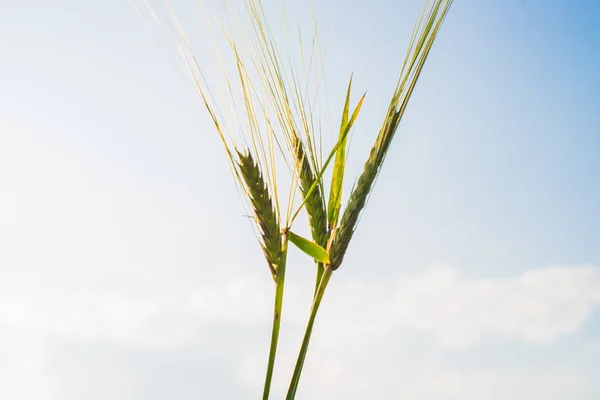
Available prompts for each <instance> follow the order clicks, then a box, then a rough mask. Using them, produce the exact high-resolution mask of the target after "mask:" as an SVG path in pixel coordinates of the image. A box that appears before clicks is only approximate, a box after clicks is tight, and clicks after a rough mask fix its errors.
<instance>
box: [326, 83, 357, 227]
mask: <svg viewBox="0 0 600 400" xmlns="http://www.w3.org/2000/svg"><path fill="white" fill-rule="evenodd" d="M351 90H352V77H350V83H348V92H347V93H346V103H345V104H344V111H343V113H342V123H341V125H340V139H342V140H341V145H340V148H339V150H338V152H337V154H336V155H335V162H334V164H333V174H332V177H331V190H330V192H329V205H328V207H327V210H328V215H327V220H328V221H329V226H333V227H334V226H336V224H337V220H338V216H339V213H340V207H341V203H342V184H343V183H344V169H345V167H346V146H347V139H346V137H345V136H344V132H346V126H347V125H348V109H349V108H350V93H351Z"/></svg>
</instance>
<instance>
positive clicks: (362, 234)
mask: <svg viewBox="0 0 600 400" xmlns="http://www.w3.org/2000/svg"><path fill="white" fill-rule="evenodd" d="M174 3H175V4H176V5H178V6H177V7H178V10H180V11H181V14H180V15H181V16H182V19H183V22H184V24H185V27H186V28H187V29H189V30H190V32H191V36H192V38H196V40H194V45H195V46H197V48H198V51H199V52H200V53H202V49H203V46H205V43H204V42H203V41H202V40H201V37H200V36H197V37H196V36H194V34H195V33H198V34H199V33H200V30H198V29H197V27H198V24H200V22H199V21H201V20H202V18H200V17H199V16H198V14H196V10H195V8H194V6H193V4H192V2H187V5H186V2H184V1H183V0H182V1H176V2H174ZM267 3H269V4H270V3H271V2H267ZM314 3H315V10H316V14H317V16H318V18H319V21H320V26H321V40H322V42H323V44H324V47H325V48H326V50H327V58H326V73H327V78H328V90H329V93H330V96H331V97H330V98H331V103H332V110H333V111H332V112H334V114H333V116H332V120H333V122H332V123H333V125H334V126H337V124H338V119H339V117H338V115H339V113H336V112H335V110H337V109H339V107H340V106H338V105H339V104H340V102H341V101H342V98H343V95H344V88H345V86H346V84H347V81H348V78H349V76H350V73H352V72H354V73H355V79H356V88H357V92H356V93H359V91H358V89H361V90H365V89H367V90H368V95H367V96H368V97H367V100H366V103H365V106H364V109H363V112H362V114H361V119H360V121H359V123H358V125H357V127H356V130H355V132H354V136H353V143H352V146H353V147H352V150H351V153H350V157H351V159H350V169H351V172H352V173H353V174H354V176H358V173H359V172H360V169H361V167H362V163H363V162H364V160H365V158H366V156H367V153H368V148H369V146H370V144H371V142H372V140H373V138H374V136H375V134H376V132H377V130H378V128H379V125H380V123H381V117H382V115H383V113H384V111H385V106H386V102H387V101H388V99H389V95H390V93H391V91H392V89H393V85H394V83H395V80H396V78H397V74H398V72H399V70H400V66H401V61H402V58H403V56H404V52H405V48H406V45H407V43H408V39H409V34H410V31H411V28H412V24H413V21H414V18H415V16H416V13H417V10H418V6H419V4H418V1H416V0H402V1H397V0H396V1H393V0H371V1H341V0H327V1H315V2H314ZM138 4H141V5H143V3H142V2H141V1H140V2H139V3H138ZM295 4H304V2H303V1H296V2H295ZM290 7H291V8H290V12H291V13H292V14H294V15H295V11H294V10H295V8H294V6H290ZM196 31H197V32H196ZM160 32H161V31H160V30H159V29H158V28H156V26H154V25H151V26H150V29H148V27H147V26H145V25H144V24H143V23H142V21H141V19H140V17H139V16H138V15H137V14H136V13H135V11H134V9H133V8H132V7H131V5H130V4H128V2H127V1H125V0H108V1H95V2H90V1H88V2H82V1H74V0H55V1H52V2H48V1H41V0H30V1H22V0H0V398H2V399H10V400H37V399H43V400H46V399H48V400H54V399H60V400H71V399H72V400H75V399H77V400H80V399H90V400H95V399H98V400H100V399H102V400H104V399H108V398H110V399H113V400H133V399H135V400H137V399H140V400H142V399H143V400H158V399H161V400H162V399H167V398H169V399H171V398H172V399H181V400H184V399H242V398H258V397H259V395H260V392H261V389H262V382H263V376H264V370H265V366H266V356H267V351H268V340H269V334H270V319H271V301H272V296H273V285H272V281H271V279H270V277H269V273H268V269H267V267H266V265H265V262H264V260H263V258H262V254H261V252H260V250H259V247H258V246H257V244H256V240H255V237H254V235H253V232H252V229H251V226H250V225H249V224H248V221H247V219H245V218H244V217H243V214H244V208H243V207H242V204H241V201H240V197H239V196H238V194H237V192H236V189H235V186H234V184H233V179H232V178H231V176H230V173H229V171H228V169H227V164H226V162H225V157H224V153H223V151H222V148H221V147H220V143H219V140H218V138H217V135H216V134H215V132H214V130H213V128H212V126H211V125H210V124H209V122H208V119H207V115H206V113H205V112H204V109H203V108H202V106H201V103H200V101H199V97H198V95H197V94H196V92H195V91H194V89H193V86H192V83H191V82H190V80H189V79H188V77H187V76H186V75H185V74H181V73H180V72H179V71H183V67H182V65H181V62H180V60H179V59H177V58H175V57H172V58H171V59H170V58H169V54H171V55H172V54H174V52H173V45H172V43H171V42H170V41H169V38H168V37H166V36H165V35H163V34H161V33H160ZM200 63H201V64H203V65H206V66H207V67H206V68H213V67H214V59H209V58H201V59H200ZM598 65H600V3H599V2H596V1H592V0H590V1H583V0H573V1H543V0H520V1H518V0H507V1H502V2H500V1H475V0H457V1H455V3H454V5H453V9H452V10H451V12H450V15H449V17H448V19H447V20H446V22H445V25H444V27H443V29H442V31H441V34H440V36H439V37H438V40H437V41H436V43H435V45H434V48H433V50H432V53H431V56H430V58H429V60H428V63H427V64H426V66H425V68H424V71H423V74H422V76H421V78H420V81H419V84H418V85H417V89H416V92H415V94H414V95H413V98H412V100H411V105H410V106H409V108H408V110H407V113H406V115H405V119H404V120H403V122H402V123H401V125H400V129H399V134H398V136H397V137H396V139H395V142H394V143H393V145H392V148H391V150H390V154H389V157H388V159H387V161H386V164H385V167H384V169H383V172H382V174H381V176H380V178H379V181H378V184H377V186H376V189H375V191H374V194H373V196H372V197H371V200H370V203H369V205H368V208H367V212H366V213H365V214H364V216H363V218H362V221H361V224H360V226H359V229H358V231H357V233H356V234H355V236H354V238H353V241H352V246H351V250H350V252H349V253H348V254H347V256H346V258H345V261H344V264H343V266H342V268H340V269H339V270H338V271H337V272H336V273H335V275H334V277H333V280H332V283H331V284H330V289H329V291H328V293H327V294H326V297H325V300H324V303H323V306H322V309H321V313H320V315H319V319H318V322H317V326H316V329H315V332H314V335H313V338H314V339H313V343H312V347H311V350H310V352H309V356H308V359H307V362H306V367H305V371H306V372H305V375H304V376H303V379H302V381H301V384H300V390H299V394H298V398H299V399H316V400H319V399H350V400H352V399H367V398H373V399H395V398H402V399H411V400H412V399H415V400H437V399H456V400H459V399H461V400H462V399H514V400H524V399H527V400H534V399H540V400H542V399H544V400H547V399H549V400H553V399H582V400H592V399H597V398H600V382H599V381H598V376H600V313H599V312H598V311H599V307H600V245H598V243H600V212H599V211H598V205H599V204H600V96H599V95H598V93H600V77H599V75H598V73H597V70H598ZM356 98H358V94H357V96H356ZM350 183H351V182H350ZM288 271H289V272H288V279H287V281H288V282H289V284H288V287H287V290H286V299H285V307H286V308H285V310H284V313H285V314H284V323H283V329H282V336H281V341H280V343H281V345H280V353H279V358H278V363H277V365H276V376H275V380H276V382H275V394H274V396H273V398H282V397H283V395H282V393H283V391H284V390H285V389H286V388H287V383H288V379H289V376H290V374H291V371H292V367H293V362H294V359H295V356H296V354H297V351H298V347H299V344H300V339H301V335H302V332H303V329H304V323H305V320H306V317H307V315H308V309H309V305H310V296H311V294H312V292H311V289H312V285H313V283H312V279H313V273H314V270H313V268H312V266H310V265H309V264H308V263H307V262H306V259H305V258H304V257H303V256H301V255H300V254H299V252H297V251H292V252H291V254H290V261H289V267H288Z"/></svg>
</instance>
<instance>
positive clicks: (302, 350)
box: [285, 265, 332, 400]
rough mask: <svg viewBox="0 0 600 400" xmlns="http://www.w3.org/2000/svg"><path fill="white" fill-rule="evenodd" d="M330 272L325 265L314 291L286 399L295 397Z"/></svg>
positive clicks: (292, 399) (291, 399) (289, 399)
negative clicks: (317, 286)
mask: <svg viewBox="0 0 600 400" xmlns="http://www.w3.org/2000/svg"><path fill="white" fill-rule="evenodd" d="M331 272H332V269H331V266H329V265H327V266H325V268H324V270H323V276H322V277H321V281H320V283H319V288H318V289H317V292H316V293H315V298H314V300H313V304H312V308H311V310H310V317H309V319H308V325H307V326H306V331H305V332H304V339H302V347H300V354H298V360H296V367H295V368H294V375H293V376H292V381H291V382H290V387H289V389H288V393H287V395H286V397H285V399H286V400H294V399H295V397H296V390H297V389H298V383H299V382H300V375H301V374H302V367H303V366H304V360H305V359H306V353H307V352H308V345H309V343H310V336H311V334H312V329H313V325H314V323H315V318H316V316H317V312H318V311H319V305H320V304H321V300H322V299H323V294H324V293H325V289H326V288H327V284H328V283H329V278H331Z"/></svg>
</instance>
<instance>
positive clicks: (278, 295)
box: [262, 234, 288, 400]
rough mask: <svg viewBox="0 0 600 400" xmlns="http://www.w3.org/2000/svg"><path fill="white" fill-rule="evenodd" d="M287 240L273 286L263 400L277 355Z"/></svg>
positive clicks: (285, 240)
mask: <svg viewBox="0 0 600 400" xmlns="http://www.w3.org/2000/svg"><path fill="white" fill-rule="evenodd" d="M287 249H288V238H287V234H285V235H284V237H283V245H282V248H281V260H280V262H279V266H278V267H277V275H276V276H277V283H276V284H275V306H274V310H273V329H272V332H271V346H270V349H269V364H268V366H267V376H266V377H265V388H264V389H263V396H262V398H263V400H268V399H269V393H270V392H271V380H272V379H273V369H274V367H275V354H276V353H277V342H278V340H279V327H280V326H281V310H282V308H283V288H284V283H285V264H286V260H287Z"/></svg>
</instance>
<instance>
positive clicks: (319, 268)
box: [313, 262, 323, 296]
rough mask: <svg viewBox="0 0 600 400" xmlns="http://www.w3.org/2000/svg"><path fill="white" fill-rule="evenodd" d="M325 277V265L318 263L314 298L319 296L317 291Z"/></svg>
mask: <svg viewBox="0 0 600 400" xmlns="http://www.w3.org/2000/svg"><path fill="white" fill-rule="evenodd" d="M322 276H323V263H321V262H317V279H316V280H315V293H314V294H313V296H316V295H317V291H318V290H319V284H320V283H321V277H322Z"/></svg>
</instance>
